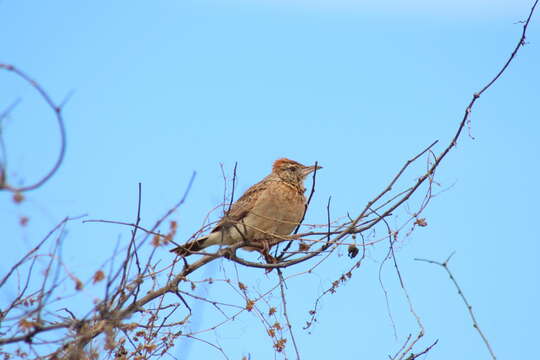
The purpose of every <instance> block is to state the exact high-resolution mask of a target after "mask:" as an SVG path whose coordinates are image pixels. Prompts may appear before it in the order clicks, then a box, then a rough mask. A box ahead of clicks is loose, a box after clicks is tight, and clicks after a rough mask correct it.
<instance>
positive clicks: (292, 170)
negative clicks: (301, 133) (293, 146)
mask: <svg viewBox="0 0 540 360" xmlns="http://www.w3.org/2000/svg"><path fill="white" fill-rule="evenodd" d="M319 169H322V166H318V165H313V166H305V165H302V164H300V163H298V162H296V161H294V160H290V159H286V158H281V159H277V160H276V161H274V166H273V167H272V172H273V173H274V174H276V175H277V176H279V177H280V178H281V179H282V180H284V181H286V182H288V183H291V184H295V185H301V184H302V183H303V181H304V180H305V178H306V176H308V175H309V174H311V173H312V172H313V171H315V170H319Z"/></svg>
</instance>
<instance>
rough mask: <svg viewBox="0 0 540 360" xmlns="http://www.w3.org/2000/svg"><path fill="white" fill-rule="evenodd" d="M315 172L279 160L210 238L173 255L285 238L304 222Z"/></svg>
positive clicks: (217, 226)
mask: <svg viewBox="0 0 540 360" xmlns="http://www.w3.org/2000/svg"><path fill="white" fill-rule="evenodd" d="M317 169H321V167H320V166H317ZM313 171H315V166H304V165H302V164H300V163H297V162H296V161H293V160H289V159H285V158H282V159H278V160H276V161H275V162H274V165H273V167H272V172H271V173H270V175H268V176H266V177H265V178H264V179H263V180H261V181H260V182H258V183H257V184H255V185H253V186H252V187H250V188H249V189H248V190H247V191H246V192H245V193H244V195H242V196H241V197H240V198H239V199H238V200H237V201H236V202H235V203H234V204H233V205H232V206H231V210H230V212H229V214H228V216H224V217H223V218H222V219H221V220H220V221H219V222H218V224H217V225H216V227H215V228H214V229H213V230H212V231H211V232H210V234H209V235H207V236H204V237H201V238H199V239H196V240H193V241H190V242H188V243H186V244H184V245H182V246H178V247H176V248H174V249H172V250H171V252H174V253H176V254H178V255H180V256H188V255H190V254H191V253H192V252H195V251H200V250H202V249H204V248H206V247H208V246H212V245H232V244H235V243H238V242H240V241H243V240H246V241H248V242H253V241H257V240H259V241H262V240H268V239H280V238H285V237H286V236H287V235H289V234H290V233H291V232H292V231H293V230H294V229H295V228H296V226H298V223H299V222H300V221H301V220H302V216H303V215H304V211H305V205H306V197H305V196H304V192H305V187H304V180H305V179H306V177H307V176H308V175H309V174H310V173H311V172H313Z"/></svg>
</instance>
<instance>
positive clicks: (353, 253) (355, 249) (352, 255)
mask: <svg viewBox="0 0 540 360" xmlns="http://www.w3.org/2000/svg"><path fill="white" fill-rule="evenodd" d="M347 252H348V253H349V257H350V258H351V259H352V258H355V257H356V255H358V252H359V250H358V247H356V245H354V244H351V245H349V248H348V249H347Z"/></svg>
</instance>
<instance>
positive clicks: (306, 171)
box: [302, 165, 323, 176]
mask: <svg viewBox="0 0 540 360" xmlns="http://www.w3.org/2000/svg"><path fill="white" fill-rule="evenodd" d="M322 168H323V167H322V166H319V165H313V166H306V167H305V168H304V169H303V170H302V172H303V175H304V176H308V175H309V174H311V173H312V172H314V171H315V170H319V169H322Z"/></svg>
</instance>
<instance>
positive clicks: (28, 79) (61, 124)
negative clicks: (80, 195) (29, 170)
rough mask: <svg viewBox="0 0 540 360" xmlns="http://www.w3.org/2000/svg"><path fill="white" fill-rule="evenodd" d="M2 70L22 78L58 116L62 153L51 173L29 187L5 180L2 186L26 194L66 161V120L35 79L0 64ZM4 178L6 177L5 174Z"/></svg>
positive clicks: (0, 186)
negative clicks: (13, 184)
mask: <svg viewBox="0 0 540 360" xmlns="http://www.w3.org/2000/svg"><path fill="white" fill-rule="evenodd" d="M0 69H4V70H7V71H10V72H12V73H14V74H15V75H17V76H18V77H20V78H22V79H23V80H24V81H26V82H27V83H29V84H30V85H31V86H32V87H33V88H34V89H36V91H37V92H38V93H39V94H40V95H41V97H42V98H43V99H44V100H45V102H46V103H47V105H49V107H50V108H51V109H52V110H53V112H54V114H55V116H56V121H57V123H58V127H59V130H60V153H59V154H58V158H57V159H56V162H55V164H54V165H53V167H52V168H51V169H50V170H49V172H48V173H47V174H45V176H43V177H42V178H41V179H40V180H38V181H36V182H35V183H34V184H32V185H27V186H22V187H13V186H10V185H9V184H7V183H5V181H6V180H5V179H4V183H2V184H0V190H2V189H6V190H9V191H12V192H25V191H30V190H35V189H37V188H39V187H40V186H41V185H43V184H44V183H46V182H47V181H48V180H49V179H50V178H51V177H52V176H53V175H54V174H55V173H56V172H57V171H58V169H59V168H60V165H61V164H62V161H63V160H64V156H65V153H66V129H65V126H64V120H63V118H62V106H61V105H56V104H55V103H54V101H53V100H52V99H51V97H50V96H49V94H47V92H46V91H45V90H44V89H43V88H42V87H41V86H40V85H39V84H38V83H37V82H36V81H35V80H34V79H32V78H31V77H29V76H28V75H26V74H25V73H24V72H22V71H21V70H19V69H17V68H16V67H15V66H13V65H9V64H2V63H0ZM4 176H6V175H5V174H4Z"/></svg>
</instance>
